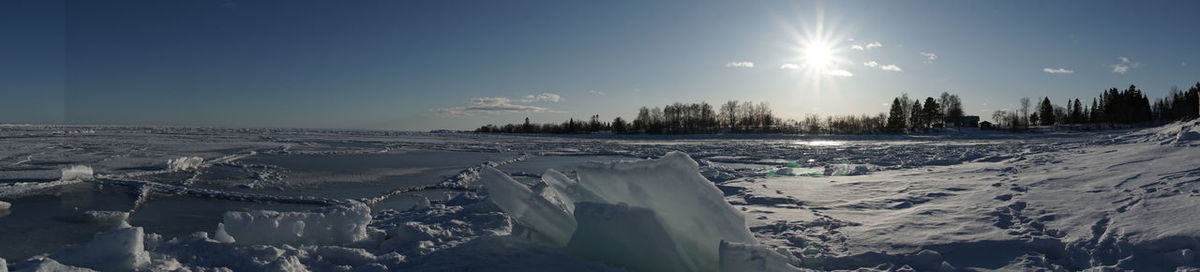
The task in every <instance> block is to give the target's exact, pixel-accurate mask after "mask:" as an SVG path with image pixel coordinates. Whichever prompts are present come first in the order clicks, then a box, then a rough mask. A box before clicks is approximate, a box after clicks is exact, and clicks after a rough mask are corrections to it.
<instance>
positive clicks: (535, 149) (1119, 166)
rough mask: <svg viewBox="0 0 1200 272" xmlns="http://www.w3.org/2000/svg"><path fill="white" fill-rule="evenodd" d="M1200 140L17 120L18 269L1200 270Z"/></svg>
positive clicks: (2, 193) (1180, 135)
mask: <svg viewBox="0 0 1200 272" xmlns="http://www.w3.org/2000/svg"><path fill="white" fill-rule="evenodd" d="M1198 147H1200V123H1197V122H1196V121H1192V122H1185V123H1174V124H1170V125H1167V126H1164V127H1159V128H1152V129H1145V130H1138V131H1118V132H1093V133H1042V134H1029V135H1014V134H1005V133H987V132H979V131H971V130H967V131H964V132H963V133H948V134H940V135H916V136H900V135H885V136H797V135H705V136H694V135H692V136H686V137H669V136H642V137H614V136H567V137H555V136H535V135H529V136H521V135H478V134H466V133H407V132H377V131H322V130H285V129H211V128H146V127H62V126H14V125H8V126H0V271H4V270H6V269H8V270H14V271H26V270H29V271H34V270H37V269H43V270H47V271H60V270H67V269H80V271H86V269H93V270H102V271H122V270H140V271H179V270H183V271H218V270H228V269H232V270H234V271H260V270H269V271H305V270H309V271H388V270H393V271H394V270H405V271H408V270H413V271H533V270H537V271H562V270H581V271H621V270H629V271H755V270H771V271H788V270H806V269H813V270H855V269H866V270H897V271H900V270H913V269H915V270H920V271H938V270H1021V271H1025V270H1039V269H1045V270H1052V271H1076V270H1085V269H1096V268H1099V269H1110V268H1111V269H1118V270H1124V269H1134V270H1146V271H1157V270H1176V269H1181V270H1187V269H1193V268H1194V267H1200V258H1198V257H1197V256H1196V252H1195V251H1196V250H1200V163H1197V162H1198V161H1200V150H1198V149H1197V148H1198ZM676 151H678V152H677V153H673V152H676ZM548 169H556V170H557V171H547V170H548ZM4 264H7V265H4Z"/></svg>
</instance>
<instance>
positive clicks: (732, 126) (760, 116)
mask: <svg viewBox="0 0 1200 272" xmlns="http://www.w3.org/2000/svg"><path fill="white" fill-rule="evenodd" d="M896 101H897V103H899V102H900V101H903V103H901V104H903V106H901V107H900V108H901V109H902V110H901V113H899V114H897V113H893V114H892V115H891V116H893V117H895V116H903V121H902V122H896V121H893V120H891V119H889V117H888V116H889V115H887V114H884V113H879V114H877V115H865V114H864V115H840V116H820V115H815V114H810V115H807V116H805V117H804V118H802V119H800V120H795V119H786V120H784V119H782V118H779V117H777V116H775V115H774V113H773V110H772V109H771V106H770V105H769V104H768V103H766V102H759V103H754V102H751V101H737V100H729V101H726V102H724V103H721V104H720V105H718V106H716V107H714V106H713V105H712V104H708V103H707V102H699V103H678V102H677V103H672V104H668V105H664V106H662V107H641V108H639V109H638V112H637V116H636V117H635V118H634V119H633V120H626V119H624V118H622V117H616V118H613V119H612V121H603V120H601V119H600V116H599V115H592V116H591V117H590V118H589V119H588V120H576V119H574V118H571V119H568V120H567V121H565V122H561V123H543V124H535V123H531V122H530V121H529V118H528V117H527V118H525V121H524V122H523V123H519V124H505V125H493V124H488V125H485V126H482V127H480V128H478V129H476V130H475V131H476V132H488V133H554V134H577V133H596V132H612V133H617V134H631V133H639V134H640V133H645V134H694V133H812V134H874V133H889V132H902V131H906V130H909V129H920V130H929V129H933V128H941V127H944V126H945V125H946V124H947V123H949V124H953V125H958V126H961V125H963V124H962V123H961V122H957V121H956V120H959V119H957V118H959V117H962V116H963V110H962V102H961V100H960V99H959V98H958V95H953V94H949V93H942V95H941V96H940V97H939V98H932V97H929V98H926V99H925V103H924V104H922V103H921V101H920V100H916V101H915V102H913V103H911V104H910V103H909V101H910V99H909V98H908V95H907V94H904V95H902V96H900V97H897V98H896ZM943 105H945V106H943ZM894 107H895V106H894ZM893 110H895V109H893ZM946 117H952V118H946ZM947 120H952V121H951V122H947Z"/></svg>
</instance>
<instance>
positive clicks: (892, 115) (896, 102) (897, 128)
mask: <svg viewBox="0 0 1200 272" xmlns="http://www.w3.org/2000/svg"><path fill="white" fill-rule="evenodd" d="M814 123H815V122H814ZM904 123H905V120H904V105H903V104H901V103H900V98H895V99H892V108H891V110H889V111H888V118H887V128H888V131H890V132H894V133H900V132H904Z"/></svg>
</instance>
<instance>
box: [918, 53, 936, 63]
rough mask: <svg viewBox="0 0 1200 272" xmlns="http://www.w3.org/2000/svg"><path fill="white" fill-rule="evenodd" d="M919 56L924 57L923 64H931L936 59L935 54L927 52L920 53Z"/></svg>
mask: <svg viewBox="0 0 1200 272" xmlns="http://www.w3.org/2000/svg"><path fill="white" fill-rule="evenodd" d="M921 56H923V57H925V63H933V61H934V60H937V58H938V56H937V54H934V53H929V52H921Z"/></svg>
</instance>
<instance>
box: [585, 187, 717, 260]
mask: <svg viewBox="0 0 1200 272" xmlns="http://www.w3.org/2000/svg"><path fill="white" fill-rule="evenodd" d="M576 207H577V209H576V210H575V220H577V221H578V222H579V228H578V229H576V230H575V235H574V236H572V237H571V242H570V243H569V244H568V245H567V250H568V251H570V252H571V253H572V254H575V255H577V256H580V257H583V258H587V259H593V260H601V261H604V262H606V263H608V264H612V265H616V266H620V267H624V268H628V269H631V270H633V271H696V267H695V266H693V265H694V264H692V263H689V262H686V261H684V260H683V259H681V258H682V257H683V256H682V255H681V254H679V252H678V251H677V249H676V248H675V242H674V241H672V240H671V235H669V234H667V230H666V229H665V228H663V225H662V224H661V222H660V221H659V220H658V218H657V216H656V215H655V213H654V211H652V210H650V209H647V208H640V207H629V206H627V205H624V204H620V205H612V204H605V203H589V202H581V203H577V206H576Z"/></svg>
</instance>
